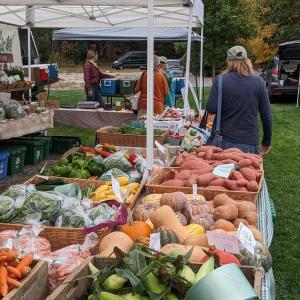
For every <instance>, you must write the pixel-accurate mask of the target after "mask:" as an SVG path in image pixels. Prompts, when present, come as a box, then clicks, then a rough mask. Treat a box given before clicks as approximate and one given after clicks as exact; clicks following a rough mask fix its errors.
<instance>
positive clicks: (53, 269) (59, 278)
mask: <svg viewBox="0 0 300 300" xmlns="http://www.w3.org/2000/svg"><path fill="white" fill-rule="evenodd" d="M98 242H99V241H98V236H97V234H95V233H91V234H89V235H87V236H86V238H85V240H84V243H83V244H82V245H75V244H73V245H70V246H67V247H65V248H62V249H60V250H57V251H54V252H51V253H50V254H49V255H48V256H46V257H44V260H46V261H47V262H48V276H49V284H50V291H53V290H54V289H55V288H56V287H57V286H58V285H60V284H61V283H62V282H63V281H64V280H65V279H66V278H67V277H68V275H70V274H71V273H72V272H73V271H74V269H75V268H76V267H77V266H79V265H81V264H82V263H83V262H84V260H85V259H86V258H88V257H89V256H91V255H92V253H91V249H93V248H94V247H96V245H97V244H98Z"/></svg>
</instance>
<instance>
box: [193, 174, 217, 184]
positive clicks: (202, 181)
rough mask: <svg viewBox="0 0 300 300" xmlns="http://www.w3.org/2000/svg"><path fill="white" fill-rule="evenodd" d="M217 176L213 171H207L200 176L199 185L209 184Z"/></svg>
mask: <svg viewBox="0 0 300 300" xmlns="http://www.w3.org/2000/svg"><path fill="white" fill-rule="evenodd" d="M215 178H216V175H214V174H212V173H206V174H203V175H200V176H198V179H197V183H198V186H207V185H209V183H210V182H211V181H213V180H214V179H215Z"/></svg>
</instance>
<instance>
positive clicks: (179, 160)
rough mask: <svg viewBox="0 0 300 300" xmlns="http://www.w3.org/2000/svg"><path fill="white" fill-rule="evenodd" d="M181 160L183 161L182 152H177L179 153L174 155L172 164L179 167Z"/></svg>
mask: <svg viewBox="0 0 300 300" xmlns="http://www.w3.org/2000/svg"><path fill="white" fill-rule="evenodd" d="M183 162H184V159H183V156H182V154H179V155H178V156H177V157H176V160H175V163H174V166H175V167H180V166H181V164H182V163H183Z"/></svg>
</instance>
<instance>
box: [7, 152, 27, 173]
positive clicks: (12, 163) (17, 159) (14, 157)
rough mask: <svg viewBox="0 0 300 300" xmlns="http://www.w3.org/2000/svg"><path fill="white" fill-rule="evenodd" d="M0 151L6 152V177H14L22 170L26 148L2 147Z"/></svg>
mask: <svg viewBox="0 0 300 300" xmlns="http://www.w3.org/2000/svg"><path fill="white" fill-rule="evenodd" d="M1 150H5V151H8V152H9V154H10V156H9V159H8V170H7V174H8V175H14V174H17V173H20V172H23V170H24V164H25V154H26V147H23V146H4V147H1Z"/></svg>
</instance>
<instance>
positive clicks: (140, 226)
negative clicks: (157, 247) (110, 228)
mask: <svg viewBox="0 0 300 300" xmlns="http://www.w3.org/2000/svg"><path fill="white" fill-rule="evenodd" d="M120 231H121V232H124V233H126V234H127V235H129V236H130V237H131V239H132V240H133V241H136V240H138V239H139V238H148V237H150V234H151V233H153V230H152V229H151V227H150V226H149V225H148V224H147V223H145V222H142V221H134V222H129V223H126V224H124V225H122V226H121V227H120Z"/></svg>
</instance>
